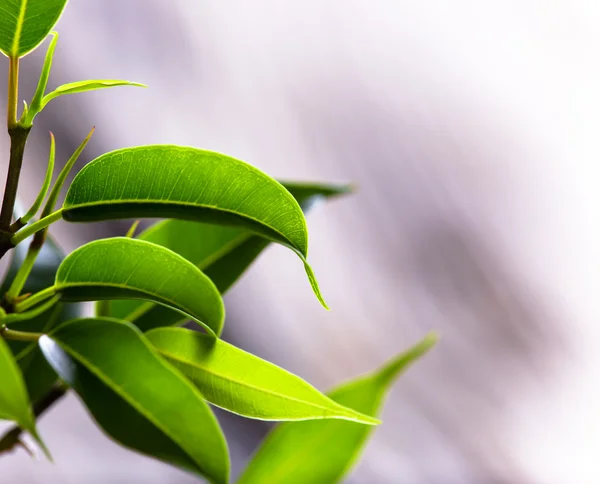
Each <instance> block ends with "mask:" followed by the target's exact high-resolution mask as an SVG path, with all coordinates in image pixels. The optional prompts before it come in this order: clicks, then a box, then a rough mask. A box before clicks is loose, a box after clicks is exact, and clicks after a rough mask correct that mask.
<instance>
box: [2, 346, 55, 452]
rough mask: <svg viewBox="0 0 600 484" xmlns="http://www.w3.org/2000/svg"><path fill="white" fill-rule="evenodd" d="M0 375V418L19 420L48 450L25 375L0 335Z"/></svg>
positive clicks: (21, 425) (22, 426)
mask: <svg viewBox="0 0 600 484" xmlns="http://www.w3.org/2000/svg"><path fill="white" fill-rule="evenodd" d="M0 375H2V376H1V378H2V384H1V385H0V418H1V419H5V420H12V421H14V422H17V423H18V424H19V426H20V427H21V428H23V429H25V430H27V431H28V432H29V433H30V434H31V435H33V436H34V437H35V439H36V440H37V441H38V442H39V443H40V445H41V446H42V448H43V449H44V450H45V451H46V447H45V446H44V444H43V443H42V441H41V439H40V437H39V435H38V433H37V429H36V427H35V418H34V416H33V411H32V409H31V405H30V403H29V397H28V395H27V389H26V387H25V382H24V381H23V375H21V370H20V369H19V366H18V365H17V362H16V361H15V358H14V356H13V354H12V352H11V351H10V348H9V347H8V345H7V344H6V342H5V341H4V338H2V337H0Z"/></svg>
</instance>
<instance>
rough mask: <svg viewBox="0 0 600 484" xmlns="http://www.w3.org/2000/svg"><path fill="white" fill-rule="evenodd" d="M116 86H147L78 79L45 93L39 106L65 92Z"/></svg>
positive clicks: (111, 80)
mask: <svg viewBox="0 0 600 484" xmlns="http://www.w3.org/2000/svg"><path fill="white" fill-rule="evenodd" d="M117 86H135V87H147V86H146V85H145V84H140V83H139V82H130V81H121V80H113V79H101V80H89V81H78V82H70V83H68V84H63V85H62V86H59V87H57V88H56V89H55V90H54V91H52V92H50V93H48V94H46V95H45V96H44V98H43V99H42V103H41V104H42V105H41V108H42V109H43V108H44V106H46V104H48V103H49V102H50V101H52V99H54V98H57V97H59V96H64V95H65V94H76V93H78V92H86V91H96V90H98V89H106V88H108V87H117Z"/></svg>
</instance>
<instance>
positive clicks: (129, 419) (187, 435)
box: [39, 318, 229, 483]
mask: <svg viewBox="0 0 600 484" xmlns="http://www.w3.org/2000/svg"><path fill="white" fill-rule="evenodd" d="M39 345H40V348H41V349H42V352H43V353H44V356H45V357H46V359H47V360H48V362H49V363H50V364H51V365H52V367H53V368H54V370H55V371H56V372H57V373H58V374H59V375H60V377H61V378H62V379H63V380H64V381H65V382H66V383H67V384H68V385H69V386H70V387H72V388H73V389H74V390H75V391H76V392H77V393H78V395H79V397H80V398H81V400H82V401H83V403H84V404H85V405H86V407H87V408H88V410H89V411H90V413H91V414H92V416H93V417H94V419H95V420H96V422H97V423H98V425H99V426H100V427H101V428H102V429H103V430H104V431H105V432H106V433H107V434H108V435H109V436H110V437H112V438H113V439H114V440H116V441H117V442H119V443H121V444H122V445H124V446H125V447H128V448H130V449H132V450H135V451H138V452H141V453H142V454H146V455H149V456H151V457H155V458H157V459H159V460H162V461H164V462H167V463H169V464H172V465H174V466H177V467H180V468H182V469H184V470H187V471H189V472H193V473H195V474H198V475H201V476H205V477H207V478H208V479H210V480H211V482H215V483H227V481H228V474H229V456H228V451H227V444H226V442H225V438H224V437H223V434H222V432H221V429H220V427H219V424H218V423H217V420H216V418H215V416H214V415H213V413H212V412H211V410H210V408H209V407H208V405H207V404H206V402H204V400H203V398H202V395H201V394H200V393H199V392H198V390H196V389H195V388H194V386H193V385H191V384H190V383H189V382H188V381H187V380H186V379H185V378H184V377H183V376H182V375H181V374H180V373H179V372H178V371H177V370H175V369H174V368H172V367H171V366H170V365H168V364H167V363H166V362H165V361H164V360H162V359H161V358H160V357H159V356H157V354H156V353H155V352H154V351H153V350H152V349H151V347H150V345H149V344H148V343H147V342H146V340H145V338H144V337H143V335H142V334H141V333H140V332H139V330H138V329H136V328H135V327H134V326H132V325H131V324H129V323H125V322H120V321H117V320H114V319H102V318H95V319H93V318H90V319H78V320H74V321H70V322H68V323H66V324H64V325H62V326H60V327H58V328H57V329H56V330H54V331H53V332H52V333H51V334H50V335H48V336H42V338H40V341H39Z"/></svg>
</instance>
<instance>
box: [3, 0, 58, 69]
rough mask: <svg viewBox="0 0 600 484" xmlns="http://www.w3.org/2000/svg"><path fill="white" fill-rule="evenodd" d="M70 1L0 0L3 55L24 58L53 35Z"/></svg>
mask: <svg viewBox="0 0 600 484" xmlns="http://www.w3.org/2000/svg"><path fill="white" fill-rule="evenodd" d="M66 4H67V0H0V51H2V52H3V53H4V54H5V55H7V56H10V57H23V56H24V55H25V54H28V53H29V52H31V51H32V50H33V49H35V48H36V47H37V46H38V45H39V44H40V43H41V42H42V41H43V40H44V39H45V38H46V36H47V35H48V34H49V33H50V31H51V30H52V27H54V25H55V24H56V22H58V19H59V17H60V15H61V13H62V11H63V9H64V8H65V5H66Z"/></svg>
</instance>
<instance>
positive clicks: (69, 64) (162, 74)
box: [0, 0, 600, 484]
mask: <svg viewBox="0 0 600 484" xmlns="http://www.w3.org/2000/svg"><path fill="white" fill-rule="evenodd" d="M599 24H600V3H598V2H596V1H594V0H590V1H585V0H502V1H499V0H483V1H482V0H479V1H474V0H454V1H452V2H448V1H440V0H438V1H435V0H434V1H421V2H414V1H403V0H395V1H392V0H388V1H386V0H370V1H366V0H362V1H359V0H343V1H342V0H304V1H302V2H299V1H298V2H293V1H287V2H282V1H277V0H253V1H251V2H249V1H243V0H237V1H235V0H228V1H218V2H217V1H204V0H202V1H200V0H196V1H193V0H171V1H169V2H166V1H164V0H163V1H160V0H102V1H100V0H74V1H72V2H70V4H69V5H68V7H67V9H66V12H65V14H64V16H63V18H62V19H61V21H60V23H59V25H58V30H59V32H60V35H61V37H60V41H59V44H58V49H57V52H56V56H55V62H54V70H53V73H52V76H51V80H50V85H51V87H54V86H56V85H59V84H62V83H65V82H71V81H76V80H81V79H93V78H113V79H128V80H132V81H139V82H144V83H146V84H148V85H149V87H150V89H148V90H143V89H135V88H116V89H114V90H107V91H100V92H95V93H87V94H81V95H76V96H66V97H63V98H61V99H60V100H57V101H54V102H53V103H51V104H50V105H49V107H48V109H47V110H46V111H45V112H44V113H43V114H42V115H40V116H39V117H38V118H37V119H36V129H35V130H34V132H33V134H32V137H31V138H30V143H29V144H28V151H27V153H26V162H25V166H24V176H23V178H22V187H23V191H22V193H23V199H24V201H25V202H26V203H29V202H31V201H32V200H33V198H34V197H35V194H36V193H37V190H38V188H39V186H40V185H41V183H42V179H43V175H44V164H45V162H46V157H47V150H48V145H49V136H48V130H50V129H52V131H53V132H54V134H55V135H56V137H57V143H58V144H57V149H58V151H57V154H58V157H57V162H58V163H59V165H62V164H64V162H65V161H66V159H67V158H68V156H69V155H70V153H71V152H72V151H73V150H74V149H75V147H76V146H77V145H78V144H79V143H80V141H81V140H82V139H83V138H84V136H85V135H86V134H87V132H88V131H89V129H90V128H91V127H92V126H93V125H95V126H96V133H95V135H94V137H93V139H92V141H91V143H90V144H89V145H88V148H87V149H86V151H85V152H84V155H83V156H82V160H81V161H80V163H79V166H80V167H81V166H82V165H83V163H84V162H87V161H89V160H91V159H93V158H94V157H96V156H98V155H100V154H101V153H103V152H105V151H108V150H113V149H116V148H120V147H125V146H134V145H138V144H150V143H178V144H184V145H193V146H198V147H202V148H207V149H211V150H214V151H220V152H224V153H227V154H230V155H232V156H234V157H237V158H240V159H243V160H245V161H248V162H250V163H252V164H254V165H255V166H257V167H259V168H261V169H263V170H265V171H267V172H268V173H269V174H271V175H273V176H275V177H277V178H283V179H300V180H317V181H337V182H346V181H351V182H355V183H356V184H357V185H358V186H359V187H360V190H359V191H358V193H357V194H355V195H353V196H350V197H346V198H341V199H336V200H335V201H332V202H331V203H328V204H323V205H321V206H319V207H316V208H315V209H314V210H313V211H312V212H311V214H310V216H309V229H310V233H311V253H310V260H311V262H312V264H313V267H314V268H315V270H316V272H317V275H318V277H319V280H320V283H321V287H322V290H323V292H324V294H325V297H326V299H327V301H328V303H329V305H330V306H331V307H332V311H330V312H326V311H324V310H322V308H321V307H320V306H319V304H318V303H317V301H316V300H315V298H314V296H313V294H312V292H311V290H310V287H309V285H308V284H307V282H306V280H305V276H304V273H303V269H302V267H301V264H298V261H297V260H296V258H295V256H294V255H293V254H291V253H288V252H289V251H286V250H285V249H280V248H277V247H271V248H270V249H268V250H267V251H266V252H265V254H264V255H263V256H262V257H261V258H260V259H259V260H258V261H257V263H256V264H255V265H254V266H253V267H252V269H251V271H250V272H249V273H248V274H247V275H246V276H245V277H244V278H243V279H242V280H241V282H240V283H239V284H238V285H237V286H236V287H235V288H234V289H233V290H232V291H231V292H230V293H229V294H228V295H227V297H226V304H227V310H228V317H227V325H226V334H225V338H226V339H227V340H228V341H230V342H232V343H234V344H236V345H238V346H240V347H242V348H244V349H246V350H248V351H251V352H253V353H256V354H258V355H260V356H262V357H264V358H267V359H269V360H271V361H273V362H275V363H277V364H279V365H282V366H284V367H285V368H286V369H289V370H290V371H292V372H295V373H297V374H299V375H301V376H302V377H304V378H306V379H307V380H309V381H310V382H312V383H313V384H315V385H316V386H317V387H318V388H320V389H322V390H326V389H327V388H329V387H331V386H332V385H334V384H336V383H338V382H340V381H342V380H344V379H346V378H350V377H353V376H355V375H357V374H360V373H363V372H367V371H369V370H372V369H374V368H375V367H377V366H379V365H380V364H382V363H383V362H384V361H385V360H386V359H387V358H388V357H391V356H393V355H394V354H396V353H398V352H400V351H402V350H403V349H405V348H406V347H408V346H409V345H411V344H412V343H414V342H415V341H416V340H417V339H419V338H420V337H422V336H423V335H424V334H425V333H426V332H427V331H429V330H431V329H437V330H439V331H440V332H441V334H442V336H443V339H442V342H441V344H439V345H438V347H437V348H436V349H435V351H433V352H432V353H431V354H429V355H428V356H427V357H426V358H425V359H424V360H423V361H421V362H419V363H418V364H417V365H416V366H415V367H413V368H412V369H411V370H410V371H409V372H408V373H407V374H406V375H405V376H404V377H402V378H401V379H400V381H399V382H398V383H397V385H396V386H395V387H394V390H393V392H392V394H391V395H390V398H389V400H388V403H387V406H386V409H385V412H384V414H383V419H384V422H385V423H384V425H383V426H381V427H380V428H379V429H378V430H377V432H376V433H375V435H374V437H373V439H372V440H371V443H370V444H369V446H368V448H367V450H366V452H365V455H364V458H363V459H362V461H361V463H360V464H359V465H358V466H357V467H356V469H355V471H354V472H353V474H352V475H351V476H350V477H349V478H348V480H347V482H349V483H353V484H370V483H373V484H388V483H390V484H391V483H410V484H420V483H424V484H428V483H431V484H454V483H457V484H458V483H466V484H479V483H519V484H528V483H549V484H554V483H557V484H563V483H588V482H589V483H597V482H600V461H599V460H598V457H597V456H598V452H599V451H600V418H599V416H598V412H597V409H598V407H599V404H600V394H599V393H598V388H599V385H598V384H599V383H600V351H598V348H599V347H600V325H599V324H598V322H597V321H598V314H599V313H600V298H599V297H598V294H599V292H598V290H599V289H600V255H599V254H600V249H599V248H600V230H599V226H598V221H599V220H600V217H599V215H600V214H599V213H598V212H599V209H600V191H599V190H598V189H597V188H596V187H597V184H598V180H599V179H600V177H599V173H597V172H598V170H597V166H598V160H599V159H600V136H599V135H598V133H599V132H600V120H599V113H600V95H599V87H598V86H600V68H599V67H598V66H599V58H600V55H599V54H600V33H599V32H598V25H599ZM44 51H45V48H42V49H40V50H38V51H37V52H35V53H33V54H31V55H29V56H28V57H26V58H25V59H24V60H23V61H22V91H21V95H22V97H23V98H26V99H29V98H30V97H31V94H32V92H33V90H34V88H35V84H36V83H37V76H38V73H39V70H40V68H41V63H42V60H43V55H44ZM1 66H2V67H0V70H1V69H4V70H3V71H2V72H6V70H7V62H6V61H5V60H3V62H2V64H1ZM1 77H2V79H1V83H3V84H2V85H0V92H3V93H4V92H6V82H5V79H4V78H5V77H6V76H4V75H2V76H1ZM7 143H8V139H7V136H6V135H5V134H2V136H1V138H0V149H1V150H2V152H4V153H5V154H7V153H8V144H7ZM3 160H4V161H3V163H2V165H1V169H2V173H1V175H2V177H4V172H5V171H6V168H7V167H6V156H5V157H4V158H3ZM2 179H3V178H2ZM128 227H129V222H127V221H116V222H111V223H103V224H88V225H81V226H73V225H69V226H67V225H66V224H62V225H61V224H57V225H56V226H53V234H54V236H55V237H56V238H57V239H58V241H59V242H60V244H61V245H62V247H63V248H65V250H72V249H74V248H76V247H78V246H79V245H81V244H82V243H84V242H86V241H88V240H91V239H93V238H97V237H104V236H110V235H120V234H124V233H125V232H126V230H127V228H128ZM219 417H220V419H221V421H222V422H223V425H224V427H225V429H226V432H227V434H228V437H229V441H230V447H231V453H232V458H233V466H234V470H233V471H234V475H236V474H237V473H238V472H239V471H240V469H241V468H242V467H243V465H244V463H245V462H246V460H247V459H248V457H249V455H250V453H251V452H252V451H253V449H254V448H255V447H256V445H257V444H258V442H259V441H260V439H261V438H262V437H263V436H264V434H265V433H266V432H267V430H268V428H269V425H268V424H266V423H263V422H254V421H248V420H243V419H241V418H238V417H235V416H233V415H230V414H225V413H223V412H220V413H219ZM40 430H41V433H42V435H43V436H44V438H45V440H46V441H47V443H48V444H49V446H50V448H51V449H52V452H53V456H54V459H55V463H54V464H50V463H47V462H45V461H44V460H43V459H40V460H39V461H35V462H31V461H30V459H29V457H28V456H27V455H26V454H25V452H24V451H18V452H16V453H14V454H12V455H9V456H3V457H2V458H1V459H0V475H2V476H3V477H2V483H3V484H4V483H7V484H12V483H20V484H29V483H31V484H35V483H44V484H55V483H61V484H62V483H65V484H67V483H68V484H71V483H73V484H76V483H77V484H79V483H82V482H85V483H90V484H100V483H102V484H104V483H111V484H129V483H138V482H145V483H147V484H155V483H156V484H158V483H161V484H162V483H168V484H171V483H173V484H187V483H192V482H197V481H196V480H195V478H193V477H191V476H188V475H186V474H184V473H182V472H179V471H177V470H174V469H172V468H170V467H168V466H166V465H163V464H160V463H155V462H153V461H151V460H149V459H146V458H145V457H141V456H139V455H137V454H134V453H132V452H129V451H127V450H124V449H122V448H120V447H118V446H116V445H114V444H113V443H112V442H110V441H109V440H108V439H107V438H106V437H105V436H104V435H103V434H102V433H101V432H100V431H99V430H98V429H96V427H95V426H94V424H93V423H92V421H91V420H90V418H89V416H88V415H87V413H86V411H85V410H84V409H83V408H82V407H81V406H80V405H79V402H78V401H77V399H76V398H75V397H73V396H69V397H68V398H66V399H65V400H63V401H62V402H61V403H60V404H59V405H57V406H56V407H55V408H53V409H52V410H51V411H50V412H48V414H47V415H46V416H45V417H44V418H43V419H42V420H41V424H40Z"/></svg>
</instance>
